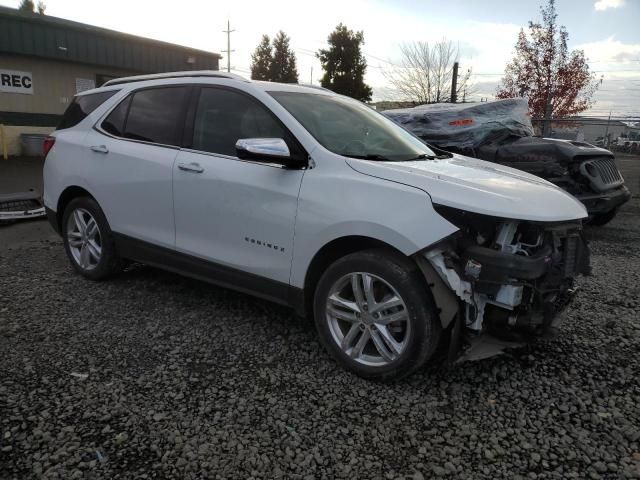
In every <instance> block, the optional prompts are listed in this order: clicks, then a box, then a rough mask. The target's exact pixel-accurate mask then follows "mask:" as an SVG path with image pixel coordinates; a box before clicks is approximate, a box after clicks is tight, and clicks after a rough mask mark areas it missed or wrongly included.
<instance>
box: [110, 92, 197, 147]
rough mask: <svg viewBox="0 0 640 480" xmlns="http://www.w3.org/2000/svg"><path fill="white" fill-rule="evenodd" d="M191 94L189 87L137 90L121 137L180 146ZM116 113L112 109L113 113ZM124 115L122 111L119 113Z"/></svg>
mask: <svg viewBox="0 0 640 480" xmlns="http://www.w3.org/2000/svg"><path fill="white" fill-rule="evenodd" d="M187 94H188V90H187V88H185V87H169V88H153V89H147V90H140V91H138V92H136V93H134V95H133V98H132V99H131V105H129V114H128V115H127V118H126V120H125V122H124V132H123V134H122V135H121V136H122V137H124V138H130V139H132V140H142V141H145V142H153V143H161V144H163V145H179V144H180V140H181V137H182V127H183V120H184V110H185V108H186V106H187V105H186V102H187ZM119 107H120V106H119ZM119 107H118V108H119ZM115 113H116V112H115V111H114V112H112V115H113V114H115ZM122 114H123V113H122V112H118V115H122ZM110 117H111V115H110ZM115 120H117V119H115V118H114V122H115Z"/></svg>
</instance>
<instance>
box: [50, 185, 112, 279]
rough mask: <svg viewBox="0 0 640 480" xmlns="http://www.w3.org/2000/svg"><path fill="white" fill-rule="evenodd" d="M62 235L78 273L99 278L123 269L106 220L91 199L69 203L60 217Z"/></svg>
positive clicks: (81, 198) (77, 199) (84, 198)
mask: <svg viewBox="0 0 640 480" xmlns="http://www.w3.org/2000/svg"><path fill="white" fill-rule="evenodd" d="M62 237H63V241H64V248H65V251H66V252H67V256H68V257H69V260H70V261H71V265H72V266H73V268H74V269H75V270H76V271H77V272H79V273H80V274H81V275H83V276H85V277H87V278H90V279H91V280H102V279H104V278H107V277H109V276H111V275H113V274H115V273H117V272H119V271H120V270H122V262H121V260H120V257H119V256H118V254H117V253H116V249H115V245H114V242H113V235H112V234H111V229H110V228H109V224H108V223H107V219H106V218H105V216H104V213H102V210H101V209H100V206H99V205H98V203H97V202H96V201H95V200H94V199H93V198H90V197H79V198H75V199H73V200H72V201H71V202H69V205H67V207H66V208H65V210H64V214H63V216H62Z"/></svg>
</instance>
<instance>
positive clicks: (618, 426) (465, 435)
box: [0, 161, 640, 479]
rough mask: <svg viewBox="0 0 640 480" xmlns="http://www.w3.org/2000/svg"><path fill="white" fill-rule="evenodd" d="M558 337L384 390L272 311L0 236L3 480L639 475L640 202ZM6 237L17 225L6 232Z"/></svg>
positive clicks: (600, 256)
mask: <svg viewBox="0 0 640 480" xmlns="http://www.w3.org/2000/svg"><path fill="white" fill-rule="evenodd" d="M629 165H630V166H632V167H633V169H634V172H633V176H629V174H627V180H628V183H629V184H630V185H631V186H632V188H633V190H634V192H635V193H636V196H635V198H634V199H633V200H632V202H631V203H630V204H627V205H626V206H625V208H624V210H623V211H622V212H621V214H620V215H619V216H618V218H616V220H615V221H614V222H613V223H612V224H611V225H609V226H607V227H604V228H599V229H589V235H590V237H591V239H592V249H593V265H594V275H593V276H592V277H589V278H584V279H581V281H580V286H581V290H580V291H579V293H578V295H577V298H576V300H575V302H574V303H573V305H572V307H571V308H570V310H569V311H568V313H567V315H566V322H565V323H564V324H563V326H562V335H561V336H560V337H559V338H557V339H555V340H550V341H544V342H540V343H537V344H536V345H533V346H531V347H528V348H527V349H525V350H520V351H516V352H513V353H511V354H509V355H504V356H502V357H497V358H493V359H489V360H485V361H481V362H476V363H466V364H462V365H459V366H456V367H454V368H452V369H450V370H448V371H447V370H444V369H443V366H442V365H441V364H438V363H437V364H435V365H432V366H430V367H428V368H426V369H425V370H423V371H421V372H418V373H417V374H415V375H413V376H411V377H410V378H409V379H407V380H405V381H402V382H400V383H397V384H393V385H380V384H376V383H371V382H367V381H364V380H360V379H358V378H357V377H354V376H352V375H351V374H348V373H346V372H344V371H341V370H340V369H338V368H337V367H336V366H335V364H334V363H333V362H332V361H331V360H330V359H329V357H328V356H327V355H326V354H325V353H324V352H323V350H322V349H321V348H320V345H319V344H318V341H317V339H316V336H315V333H314V331H313V328H312V327H311V326H310V325H309V324H308V323H306V322H303V321H300V320H298V319H297V318H295V317H294V316H293V315H292V314H290V313H289V312H288V311H287V310H285V309H282V308H279V307H275V306H273V305H270V304H268V303H265V302H262V301H259V300H255V299H253V298H250V297H248V296H245V295H241V294H237V293H233V292H230V291H227V290H223V289H220V288H215V287H212V286H210V285H207V284H203V283H200V282H196V281H192V280H188V279H184V278H181V277H178V276H176V275H172V274H168V273H164V272H160V271H158V270H154V269H151V268H147V267H134V268H132V269H131V270H130V271H128V272H126V273H125V274H123V275H121V276H120V277H118V278H117V279H115V280H113V281H110V282H107V283H92V282H89V281H86V280H83V279H82V278H80V277H79V276H78V275H75V274H73V273H72V271H71V268H70V267H69V265H68V262H67V259H66V257H65V256H64V253H63V250H62V246H61V244H60V242H59V240H57V239H53V238H51V237H46V238H35V239H33V240H32V241H30V242H13V243H11V244H9V245H7V243H6V240H3V238H11V236H10V235H9V236H5V237H3V235H4V234H5V232H2V231H0V244H1V243H3V242H4V246H3V247H0V272H2V274H1V276H0V355H1V357H0V358H1V359H2V360H1V361H2V363H1V364H0V478H2V479H4V478H8V479H10V478H39V477H46V478H65V479H67V478H90V479H93V478H134V477H135V478H207V477H208V478H300V479H306V478H327V479H330V478H348V479H353V478H389V479H396V478H405V479H408V478H413V479H422V478H433V477H449V478H456V479H464V478H467V479H494V478H508V479H518V478H531V479H534V478H579V479H583V478H612V479H613V478H640V381H639V380H638V372H640V361H639V358H638V353H639V352H640V321H639V318H638V311H639V310H640V295H639V293H640V217H639V214H640V198H638V186H640V180H639V179H640V175H637V174H638V173H640V172H638V170H640V168H637V167H638V165H640V161H639V162H638V163H637V164H635V163H634V164H633V165H632V164H631V163H629ZM11 228H13V227H11Z"/></svg>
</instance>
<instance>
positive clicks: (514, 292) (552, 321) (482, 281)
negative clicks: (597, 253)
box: [419, 224, 590, 360]
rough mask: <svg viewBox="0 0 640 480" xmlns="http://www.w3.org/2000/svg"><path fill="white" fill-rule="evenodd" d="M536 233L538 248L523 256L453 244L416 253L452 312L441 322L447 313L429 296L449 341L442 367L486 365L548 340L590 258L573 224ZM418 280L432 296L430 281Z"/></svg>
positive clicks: (470, 245) (432, 284)
mask: <svg viewBox="0 0 640 480" xmlns="http://www.w3.org/2000/svg"><path fill="white" fill-rule="evenodd" d="M544 232H545V233H544V235H545V238H546V240H545V243H544V244H542V245H541V246H540V247H537V249H536V251H535V253H532V254H531V255H522V254H520V255H517V254H514V253H511V252H508V251H500V250H496V249H495V248H489V247H488V246H484V247H483V246H479V245H477V244H473V243H469V241H466V243H465V241H462V243H461V241H460V240H458V241H457V243H456V244H455V247H454V246H453V244H452V245H451V247H452V249H451V250H447V248H445V247H444V246H442V247H440V248H436V249H431V250H429V251H426V252H424V254H423V255H424V258H425V259H426V260H428V262H429V264H430V266H431V267H432V269H433V271H435V272H437V274H438V275H439V277H440V279H441V280H442V282H443V283H444V284H446V286H447V287H448V289H449V290H450V293H451V294H453V295H455V297H456V298H455V301H456V302H457V304H458V308H457V309H456V311H455V313H453V314H452V313H447V318H442V314H443V313H444V312H445V311H446V312H451V309H449V310H447V309H446V308H444V307H445V306H446V305H445V304H443V302H441V301H439V298H438V297H439V295H437V292H436V291H434V297H436V303H437V304H438V308H439V309H440V311H441V321H442V324H443V325H442V326H443V328H446V329H447V330H448V331H449V332H450V334H451V336H450V339H451V343H450V355H449V358H450V360H455V358H457V357H458V356H459V355H460V354H462V358H463V359H478V358H486V357H487V356H491V355H493V354H498V353H500V352H501V351H502V350H504V349H505V348H513V347H516V346H521V345H524V344H526V343H528V342H531V341H533V340H534V339H535V338H537V337H541V336H550V335H554V334H555V331H556V327H557V326H558V325H559V324H560V323H561V322H562V320H563V319H564V315H562V312H563V311H564V310H565V309H566V308H567V306H568V305H569V304H570V303H571V301H572V300H573V297H574V295H575V292H576V288H575V277H577V276H578V275H580V274H589V273H590V258H589V257H590V252H589V248H588V245H587V243H586V240H585V238H584V235H583V233H582V231H581V229H580V226H579V224H577V225H576V224H566V225H561V224H556V225H549V226H547V227H544ZM419 264H420V262H419ZM421 269H422V270H423V272H425V271H426V269H425V268H424V266H421ZM425 276H426V277H427V280H428V282H429V285H430V286H431V287H432V290H434V288H435V287H436V286H437V282H434V281H433V278H432V277H431V278H430V277H429V275H428V273H425ZM449 303H450V302H449ZM452 317H453V319H452V321H445V320H449V319H451V318H452ZM463 344H464V345H466V347H467V348H462V345H463ZM491 351H493V353H492V354H490V353H489V352H491Z"/></svg>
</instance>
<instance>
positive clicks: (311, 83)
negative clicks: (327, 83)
mask: <svg viewBox="0 0 640 480" xmlns="http://www.w3.org/2000/svg"><path fill="white" fill-rule="evenodd" d="M309 84H310V85H313V67H311V81H310V82H309Z"/></svg>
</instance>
